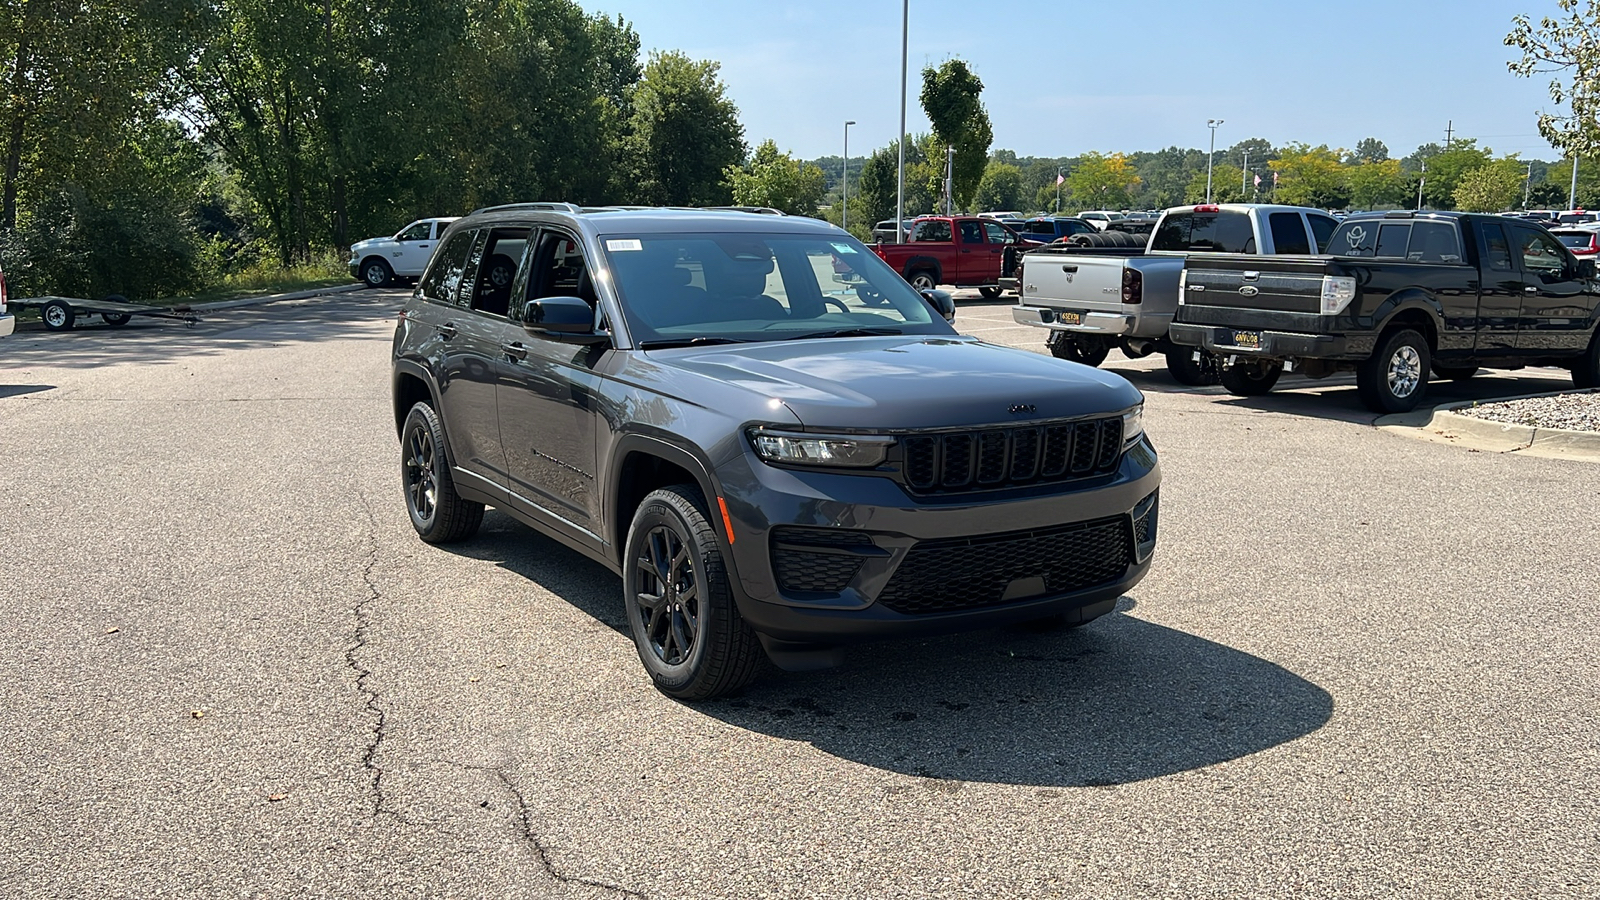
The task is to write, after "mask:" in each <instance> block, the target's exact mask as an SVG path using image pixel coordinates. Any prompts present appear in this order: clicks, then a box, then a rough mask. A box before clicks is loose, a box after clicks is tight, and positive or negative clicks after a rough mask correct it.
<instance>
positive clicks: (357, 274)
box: [350, 217, 456, 287]
mask: <svg viewBox="0 0 1600 900" xmlns="http://www.w3.org/2000/svg"><path fill="white" fill-rule="evenodd" d="M455 220H456V217H450V218H440V219H418V220H417V221H415V222H412V223H411V224H410V225H407V226H406V227H404V228H402V229H400V231H399V233H397V234H396V235H395V236H394V237H381V238H368V239H367V240H364V241H358V242H356V243H355V244H354V245H352V246H351V247H350V275H351V277H353V278H356V279H359V280H361V281H365V282H366V283H367V284H370V285H372V286H373V287H382V286H383V285H386V284H388V283H389V282H390V281H392V280H394V279H395V278H397V277H398V278H416V277H418V276H419V275H421V274H422V270H423V269H426V268H427V267H428V260H429V259H430V258H432V257H433V248H434V246H435V245H436V244H437V243H438V242H439V237H440V236H441V235H443V234H444V230H445V229H446V228H448V227H450V223H451V222H454V221H455Z"/></svg>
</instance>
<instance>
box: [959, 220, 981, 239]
mask: <svg viewBox="0 0 1600 900" xmlns="http://www.w3.org/2000/svg"><path fill="white" fill-rule="evenodd" d="M961 243H963V244H981V243H983V226H982V225H979V224H978V223H977V222H962V223H961Z"/></svg>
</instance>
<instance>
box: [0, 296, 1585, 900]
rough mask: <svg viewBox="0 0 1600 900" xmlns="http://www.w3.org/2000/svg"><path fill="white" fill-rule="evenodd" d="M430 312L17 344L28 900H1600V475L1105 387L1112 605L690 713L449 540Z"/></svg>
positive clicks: (869, 652)
mask: <svg viewBox="0 0 1600 900" xmlns="http://www.w3.org/2000/svg"><path fill="white" fill-rule="evenodd" d="M400 297H401V292H400V291H362V292H358V293H354V294H346V295H342V296H338V297H330V298H321V299H311V300H304V301H296V302H285V303H277V304H272V305H270V306H263V307H258V308H249V309H238V310H231V311H227V312H225V313H219V314H217V315H215V316H212V317H210V318H208V320H207V321H206V322H204V323H202V324H201V325H199V326H197V327H195V328H192V329H188V328H184V327H181V326H178V325H174V324H170V323H161V322H151V323H136V324H134V325H131V326H129V327H128V328H126V329H122V330H120V331H111V330H108V329H104V328H86V329H83V330H80V331H74V332H70V333H65V334H46V333H43V332H39V331H31V330H24V331H23V332H19V333H18V334H16V335H13V336H12V337H10V338H7V339H5V341H4V342H3V343H0V458H3V459H4V460H5V461H6V465H5V467H4V471H5V475H4V478H5V483H6V489H5V490H6V497H7V504H6V509H7V515H6V516H5V517H4V518H3V519H0V548H3V549H0V616H3V618H4V621H5V623H6V639H5V641H4V642H3V643H0V648H3V649H0V795H3V796H4V797H5V798H6V800H7V806H8V808H9V810H10V814H9V815H7V816H6V817H5V822H4V824H3V825H0V896H6V897H85V896H93V897H145V896H155V895H162V896H183V897H218V896H248V897H288V896H294V897H395V896H456V897H469V896H470V897H476V896H486V897H487V896H492V897H581V898H588V897H644V898H652V900H657V898H660V900H665V898H701V897H737V898H746V897H784V898H799V897H874V898H878V897H882V898H898V897H905V898H925V897H1106V896H1136V897H1257V896H1262V897H1265V896H1339V897H1396V896H1414V897H1446V896H1448V897H1462V896H1473V897H1530V896H1541V897H1583V896H1594V895H1596V894H1597V893H1600V876H1597V875H1596V872H1597V871H1600V834H1597V831H1596V827H1597V826H1596V822H1597V821H1600V808H1597V807H1600V802H1597V798H1600V740H1597V737H1596V735H1597V733H1600V731H1597V727H1596V718H1595V710H1596V709H1597V708H1600V675H1597V672H1600V666H1596V664H1595V660H1596V658H1597V657H1600V652H1597V651H1600V629H1597V627H1596V626H1597V623H1600V613H1597V611H1596V604H1595V598H1596V597H1600V541H1597V537H1596V535H1597V528H1596V526H1597V524H1600V516H1597V514H1596V507H1597V500H1600V468H1597V467H1595V466H1594V465H1593V464H1591V463H1584V462H1581V461H1568V460H1561V459H1548V458H1536V457H1529V456H1525V455H1519V454H1515V453H1493V452H1484V451H1475V450H1472V449H1469V448H1464V447H1459V446H1450V445H1448V444H1444V443H1437V442H1426V441H1418V440H1409V439H1407V438H1406V437H1405V436H1404V435H1403V434H1397V433H1395V431H1393V430H1384V429H1378V428H1374V427H1372V424H1373V421H1374V417H1373V416H1372V414H1370V413H1368V412H1366V411H1365V410H1364V409H1363V407H1362V406H1361V404H1360V401H1359V400H1358V398H1357V397H1356V391H1355V387H1354V384H1353V381H1352V380H1351V379H1349V378H1333V379H1328V380H1326V381H1323V382H1310V381H1305V380H1303V379H1299V378H1292V377H1286V378H1285V379H1284V381H1283V382H1282V383H1281V386H1280V389H1279V390H1278V391H1277V392H1275V393H1273V394H1272V395H1269V396H1267V397H1258V398H1250V399H1241V398H1234V397H1231V396H1229V395H1228V394H1226V393H1225V392H1223V391H1222V390H1221V389H1220V388H1201V389H1192V388H1180V387H1178V386H1177V385H1176V384H1175V383H1174V382H1172V381H1171V380H1170V378H1168V377H1167V375H1166V374H1165V371H1164V369H1163V368H1162V365H1161V359H1160V357H1158V356H1157V357H1150V358H1147V359H1144V360H1137V361H1129V360H1124V359H1122V358H1121V356H1120V354H1116V353H1113V355H1112V359H1111V360H1108V362H1107V363H1106V365H1105V367H1106V368H1108V369H1111V370H1113V371H1118V372H1121V373H1122V374H1124V375H1126V376H1127V377H1128V378H1130V379H1131V380H1132V381H1133V382H1134V383H1135V384H1136V385H1137V386H1139V387H1140V388H1141V389H1142V390H1144V391H1145V392H1146V394H1147V396H1148V412H1147V415H1146V427H1147V429H1148V431H1149V433H1150V434H1151V436H1152V439H1153V441H1154V443H1155V445H1156V447H1157V448H1158V450H1159V451H1160V453H1161V455H1162V464H1163V470H1164V475H1165V484H1164V486H1163V488H1162V501H1163V504H1162V505H1163V515H1162V535H1161V543H1160V546H1159V549H1158V551H1157V558H1156V565H1155V567H1154V569H1153V570H1152V574H1151V575H1150V577H1149V578H1147V579H1146V580H1145V581H1144V582H1142V583H1141V584H1140V585H1139V586H1138V588H1137V590H1136V591H1134V592H1133V593H1132V594H1130V595H1129V596H1127V597H1125V598H1124V599H1123V600H1121V601H1120V602H1119V605H1118V611H1117V612H1116V613H1114V614H1112V615H1110V616H1108V617H1106V618H1104V619H1101V620H1100V621H1098V622H1096V623H1094V624H1092V625H1090V626H1089V627H1087V628H1085V629H1082V630H1079V631H1073V632H1059V633H1033V632H1026V631H996V632H987V633H982V634H975V635H961V636H954V637H947V638H938V639H929V640H918V641H911V642H903V643H894V644H880V645H873V646H868V647H862V648H856V649H855V650H853V651H851V652H850V654H849V656H848V661H847V665H845V666H844V667H843V668H841V669H837V670H834V671H830V672H823V673H815V674H807V675H785V674H778V673H775V672H773V673H768V674H767V675H765V676H763V677H762V678H761V679H760V680H758V681H757V682H756V683H755V684H754V685H753V686H752V687H751V688H750V689H748V690H747V691H746V692H745V693H744V694H743V696H741V697H738V698H736V699H733V700H727V701H721V702H712V703H705V704H698V705H687V704H683V703H678V702H674V701H672V700H669V699H667V698H666V697H664V696H662V695H660V694H658V693H657V692H656V691H655V690H654V689H653V688H652V687H651V686H650V682H649V679H648V678H647V676H646V675H645V674H644V672H643V670H642V669H641V667H640V666H639V663H638V660H637V657H636V656H635V651H634V648H633V645H632V642H631V641H630V639H629V638H628V637H627V635H626V633H625V632H626V626H625V622H624V618H623V612H622V606H621V600H620V596H619V594H620V590H619V583H618V580H617V579H616V578H615V577H614V576H612V575H610V574H609V573H607V572H606V571H605V570H604V569H602V568H601V567H599V566H598V565H595V564H593V563H590V562H587V561H585V560H584V559H582V558H580V557H579V556H578V555H576V554H574V553H572V552H569V551H567V550H565V549H563V548H562V547H560V546H559V545H557V544H556V543H554V542H553V541H550V540H547V539H545V538H543V537H540V536H538V535H537V534H535V533H533V532H532V531H530V530H528V529H526V528H524V527H523V526H521V525H519V524H517V523H515V522H513V521H511V520H510V519H509V518H507V517H505V516H503V515H500V514H497V513H493V512H491V513H490V514H489V516H488V518H487V519H486V522H485V529H484V531H483V533H482V534H481V535H480V536H479V537H478V538H477V539H476V540H473V541H469V542H467V543H464V544H460V545H456V546H453V547H450V548H436V547H431V546H427V545H425V544H423V543H421V542H420V541H418V540H417V539H416V537H415V535H414V534H413V533H412V531H411V528H410V525H409V522H408V521H407V518H406V514H405V507H404V505H403V501H402V499H401V494H400V487H399V474H398V451H397V440H396V436H395V430H394V421H393V415H392V413H391V409H390V399H389V368H388V359H389V345H390V337H391V335H392V333H393V326H394V320H393V316H394V313H395V311H396V310H397V309H398V305H399V302H400ZM960 297H961V298H962V304H961V308H960V315H959V318H958V326H959V327H960V328H961V329H962V330H963V331H965V332H967V333H970V334H974V335H977V336H980V337H982V338H984V339H986V340H990V341H994V342H998V343H1005V344H1010V345H1014V346H1017V347H1022V348H1026V349H1028V350H1033V351H1038V352H1043V342H1042V335H1041V333H1039V332H1037V331H1035V330H1033V329H1028V328H1026V327H1023V326H1016V325H1013V324H1012V323H1011V319H1010V311H1009V307H1008V306H1007V305H1006V304H1005V303H1004V302H1003V301H1002V302H996V303H984V302H982V301H979V300H977V298H976V294H975V293H970V294H969V293H965V292H964V293H962V294H961V295H960ZM1569 385H1570V381H1569V380H1568V379H1567V378H1566V374H1565V373H1564V372H1554V371H1549V370H1529V371H1527V372H1522V373H1493V374H1488V375H1485V376H1481V377H1480V378H1478V379H1474V380H1473V381H1472V382H1470V383H1467V384H1464V385H1463V384H1449V383H1440V382H1436V383H1435V384H1434V385H1433V392H1432V393H1431V394H1430V398H1431V401H1430V402H1433V403H1444V402H1450V401H1453V400H1462V399H1476V398H1489V397H1496V396H1511V395H1520V394H1527V393H1535V392H1539V391H1546V390H1559V389H1562V388H1565V387H1567V386H1569Z"/></svg>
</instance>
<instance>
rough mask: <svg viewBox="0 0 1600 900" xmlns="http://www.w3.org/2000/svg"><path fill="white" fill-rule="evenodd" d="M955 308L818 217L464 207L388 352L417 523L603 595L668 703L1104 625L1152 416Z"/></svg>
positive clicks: (1147, 496) (1121, 586) (1135, 573)
mask: <svg viewBox="0 0 1600 900" xmlns="http://www.w3.org/2000/svg"><path fill="white" fill-rule="evenodd" d="M935 304H937V305H938V308H937V309H936V308H935ZM941 314H943V315H941ZM954 314H955V307H954V305H953V304H951V303H950V301H949V297H948V295H943V296H941V295H939V294H937V293H935V292H929V293H928V294H919V293H918V292H917V291H916V290H914V289H912V287H911V286H910V285H909V284H907V283H906V282H905V280H904V279H902V278H901V277H900V275H899V274H898V273H896V272H895V271H894V270H893V269H891V268H889V266H888V265H887V264H885V263H884V262H883V260H881V259H879V258H878V257H877V256H876V255H874V254H873V252H872V251H871V250H869V249H868V248H867V247H865V246H863V245H862V244H861V243H860V242H859V241H857V240H856V239H854V238H852V237H850V235H848V234H846V233H845V232H844V231H841V230H839V229H838V228H835V227H833V226H831V225H828V224H826V223H823V222H818V221H816V220H814V219H806V218H801V217H798V216H795V217H789V216H767V215H752V214H749V213H742V212H709V211H699V210H642V211H641V210H625V209H582V208H579V207H576V206H570V205H568V204H552V203H546V204H522V205H516V206H509V207H500V208H495V209H487V210H480V211H478V212H476V213H473V214H472V215H469V216H467V217H465V218H463V219H461V220H459V221H457V222H455V223H453V224H452V225H451V226H450V229H449V231H448V232H446V233H445V235H444V238H443V240H442V241H441V243H440V246H439V249H438V251H437V252H436V253H435V254H434V256H433V260H432V262H430V263H429V265H428V269H427V271H426V272H425V273H424V274H423V276H422V280H421V282H420V283H419V284H418V286H417V290H416V293H415V294H414V295H413V296H412V298H411V299H410V301H409V302H407V303H406V304H405V307H404V309H403V310H402V311H401V314H400V320H399V324H398V326H397V327H396V330H395V337H394V395H393V396H394V421H395V426H396V428H397V429H398V431H399V434H400V441H401V454H400V456H401V475H402V486H403V488H404V497H405V503H406V508H407V511H408V512H409V514H410V517H411V523H412V526H413V527H414V528H415V529H416V531H417V533H418V534H419V535H420V536H421V537H422V539H423V540H425V541H429V542H433V543H442V542H446V541H455V540H462V539H465V538H468V537H470V536H471V535H472V534H473V533H474V532H476V531H477V529H478V526H479V524H480V522H481V521H482V518H483V511H484V506H485V505H486V504H487V505H492V506H494V507H496V508H498V509H500V510H501V511H503V512H505V513H507V514H509V515H511V516H513V517H515V518H517V519H519V520H521V521H522V522H524V523H526V524H527V525H529V526H531V527H533V528H535V529H537V530H539V531H541V532H543V533H545V534H547V535H549V536H550V537H552V538H554V539H556V540H558V541H560V542H562V543H564V544H566V545H567V546H569V547H571V548H573V549H574V550H576V551H578V552H579V553H582V554H584V555H585V556H588V557H590V558H592V559H594V560H597V561H598V562H600V563H601V564H603V565H605V566H607V567H609V568H610V569H612V570H613V571H615V572H617V573H618V574H619V575H620V576H621V577H622V583H621V588H622V590H621V595H620V598H619V599H620V600H621V602H622V605H623V608H624V609H625V611H626V614H627V617H628V621H629V625H630V628H631V631H632V634H633V639H634V642H635V643H636V644H637V647H638V653H639V657H640V659H641V660H642V661H643V663H644V667H645V669H646V670H647V671H648V672H649V673H650V676H651V677H652V678H653V679H654V681H655V683H656V686H657V687H658V688H660V689H661V690H662V691H664V692H665V693H667V694H669V695H672V696H675V697H682V698H686V699H700V698H707V697H713V696H717V695H719V694H725V693H728V692H730V691H733V690H736V689H738V688H739V687H740V686H741V685H743V684H744V683H745V682H746V681H748V679H749V678H750V677H751V676H752V674H753V673H754V672H755V667H756V663H757V661H758V660H759V658H760V654H761V652H762V650H763V649H764V650H765V651H766V653H767V655H768V656H770V657H771V658H772V659H773V661H774V662H776V663H778V664H779V665H780V666H784V667H788V668H802V667H815V666H817V665H824V664H829V663H831V662H833V661H834V657H835V656H836V654H837V650H836V648H837V647H838V645H840V644H841V643H844V642H846V641H854V640H866V639H872V638H878V637H891V636H894V635H903V634H918V633H927V632H937V631H958V630H965V629H975V628H983V627H988V626H992V625H998V624H1003V623H1006V622H1017V621H1027V620H1047V621H1052V622H1054V623H1057V624H1061V625H1065V626H1072V625H1079V624H1083V623H1085V622H1088V621H1090V620H1091V619H1094V618H1095V617H1097V616H1100V615H1104V614H1105V613H1107V612H1109V611H1110V610H1111V609H1112V607H1113V605H1114V604H1115V603H1116V600H1117V597H1118V596H1120V595H1121V594H1122V593H1123V592H1124V591H1126V590H1128V589H1129V588H1130V587H1132V586H1133V585H1134V584H1135V583H1137V582H1138V581H1139V579H1140V578H1142V577H1143V576H1144V574H1145V572H1146V571H1148V569H1149V566H1150V559H1151V554H1152V552H1154V549H1155V542H1156V526H1157V493H1156V488H1157V487H1158V485H1159V483H1160V480H1161V476H1160V470H1159V468H1158V466H1157V462H1156V454H1155V450H1154V449H1153V448H1152V447H1151V445H1150V442H1149V440H1148V439H1147V438H1146V437H1145V436H1144V429H1143V424H1142V411H1143V403H1144V398H1143V396H1142V395H1141V394H1140V393H1139V391H1138V390H1136V389H1135V388H1134V387H1133V386H1132V385H1130V384H1129V383H1128V382H1127V381H1126V380H1124V379H1123V378H1121V377H1120V376H1117V375H1114V374H1109V373H1105V372H1098V371H1095V370H1094V369H1091V368H1088V367H1086V366H1080V365H1077V364H1074V363H1069V362H1064V361H1061V360H1057V359H1051V358H1050V357H1047V356H1043V355H1040V354H1037V353H1029V352H1027V351H1023V350H1014V349H1010V348H1006V347H999V346H995V345H993V344H986V343H983V342H981V341H978V340H976V339H974V338H969V337H964V336H962V335H959V334H957V333H956V331H955V329H954V328H953V327H951V325H950V323H949V322H948V321H947V320H946V316H954Z"/></svg>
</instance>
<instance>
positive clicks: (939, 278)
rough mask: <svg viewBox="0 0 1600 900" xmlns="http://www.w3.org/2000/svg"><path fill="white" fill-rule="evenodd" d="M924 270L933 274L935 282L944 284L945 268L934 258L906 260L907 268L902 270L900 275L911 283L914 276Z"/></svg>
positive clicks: (920, 257)
mask: <svg viewBox="0 0 1600 900" xmlns="http://www.w3.org/2000/svg"><path fill="white" fill-rule="evenodd" d="M923 269H927V270H929V271H931V272H933V279H934V281H936V282H938V283H940V284H943V283H944V266H942V265H940V264H939V260H938V259H936V258H934V257H932V256H913V257H911V258H910V259H908V260H906V266H905V268H904V269H902V270H901V272H900V274H901V277H903V278H905V280H906V281H910V280H911V276H912V275H915V274H916V273H917V272H920V271H922V270H923Z"/></svg>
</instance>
